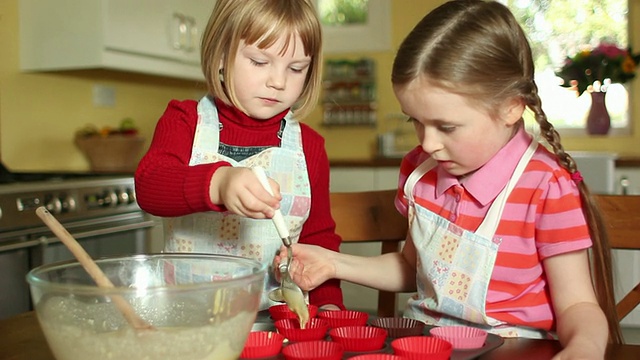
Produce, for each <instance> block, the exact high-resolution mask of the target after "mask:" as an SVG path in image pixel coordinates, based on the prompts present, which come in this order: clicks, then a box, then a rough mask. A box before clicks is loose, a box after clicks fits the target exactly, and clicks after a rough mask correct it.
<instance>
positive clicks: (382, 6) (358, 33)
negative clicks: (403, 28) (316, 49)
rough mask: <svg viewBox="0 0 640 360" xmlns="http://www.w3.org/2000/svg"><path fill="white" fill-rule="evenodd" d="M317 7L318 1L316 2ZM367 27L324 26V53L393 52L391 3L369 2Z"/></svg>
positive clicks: (385, 1) (373, 0) (383, 1)
mask: <svg viewBox="0 0 640 360" xmlns="http://www.w3.org/2000/svg"><path fill="white" fill-rule="evenodd" d="M314 1H315V3H316V7H317V6H318V1H321V0H314ZM367 19H368V21H367V24H366V25H346V26H339V27H332V26H324V25H323V27H322V30H323V32H324V34H323V35H324V52H325V53H327V54H332V53H347V52H369V51H388V50H391V1H389V0H369V14H368V16H367Z"/></svg>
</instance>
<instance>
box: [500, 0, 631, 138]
mask: <svg viewBox="0 0 640 360" xmlns="http://www.w3.org/2000/svg"><path fill="white" fill-rule="evenodd" d="M500 1H501V2H502V3H504V4H506V5H507V6H508V7H509V8H510V9H511V11H512V12H513V13H514V14H515V15H516V17H517V18H518V20H519V21H520V24H521V25H522V27H523V28H524V29H525V31H526V33H527V35H528V37H529V41H530V43H531V47H532V49H533V56H534V62H535V66H536V76H535V78H536V83H537V84H538V87H539V89H540V97H541V98H542V107H543V109H544V111H545V113H546V114H547V117H548V118H549V121H550V122H551V123H552V124H554V126H555V127H556V128H558V129H560V130H561V132H562V133H563V134H572V135H573V134H576V135H577V134H584V130H583V129H584V127H585V125H584V119H585V117H586V114H587V111H588V110H589V107H590V105H591V98H590V96H589V94H586V93H585V94H582V95H581V96H580V97H576V94H575V92H573V91H571V90H569V89H567V88H564V87H561V86H560V85H559V84H560V82H561V80H560V78H558V77H557V76H555V70H557V69H559V68H560V67H561V66H562V64H563V63H564V60H565V58H566V57H567V55H569V56H573V55H574V54H575V53H577V52H578V51H579V50H581V48H582V47H584V46H590V47H595V46H597V45H598V44H599V43H600V42H601V41H606V42H610V43H615V44H617V45H618V46H620V47H623V48H624V47H627V46H628V43H629V40H628V19H627V15H628V0H580V1H576V0H500ZM627 89H628V88H627V87H625V86H623V85H620V84H613V85H612V86H610V87H609V90H608V92H607V97H606V104H607V109H608V110H609V114H610V115H611V126H612V131H611V132H610V133H611V134H616V133H617V134H621V133H629V112H628V108H629V94H628V92H627ZM531 121H534V120H532V119H531Z"/></svg>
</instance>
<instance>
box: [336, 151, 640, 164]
mask: <svg viewBox="0 0 640 360" xmlns="http://www.w3.org/2000/svg"><path fill="white" fill-rule="evenodd" d="M569 153H571V152H569ZM401 161H402V158H401V157H375V158H372V159H355V160H348V159H347V160H344V159H337V160H329V164H330V166H331V167H399V166H400V162H401ZM615 166H616V167H640V157H637V156H620V157H618V158H617V159H616V160H615Z"/></svg>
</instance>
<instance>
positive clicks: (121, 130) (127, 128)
mask: <svg viewBox="0 0 640 360" xmlns="http://www.w3.org/2000/svg"><path fill="white" fill-rule="evenodd" d="M112 135H138V127H137V126H136V122H135V120H133V118H130V117H127V118H124V119H122V120H121V121H120V124H119V125H118V127H117V128H114V127H111V126H103V127H102V128H98V127H97V126H96V125H93V124H87V125H85V126H84V127H83V128H81V129H79V130H78V131H76V137H91V136H102V137H109V136H112Z"/></svg>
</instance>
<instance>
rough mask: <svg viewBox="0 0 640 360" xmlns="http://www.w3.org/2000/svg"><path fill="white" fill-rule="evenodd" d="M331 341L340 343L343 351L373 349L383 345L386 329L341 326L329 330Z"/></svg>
mask: <svg viewBox="0 0 640 360" xmlns="http://www.w3.org/2000/svg"><path fill="white" fill-rule="evenodd" d="M329 336H330V337H331V340H332V341H335V342H337V343H340V344H342V346H344V351H350V352H362V351H375V350H380V349H382V348H383V347H384V341H385V340H386V339H387V330H385V329H383V328H378V327H373V326H343V327H338V328H333V329H331V330H329Z"/></svg>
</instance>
